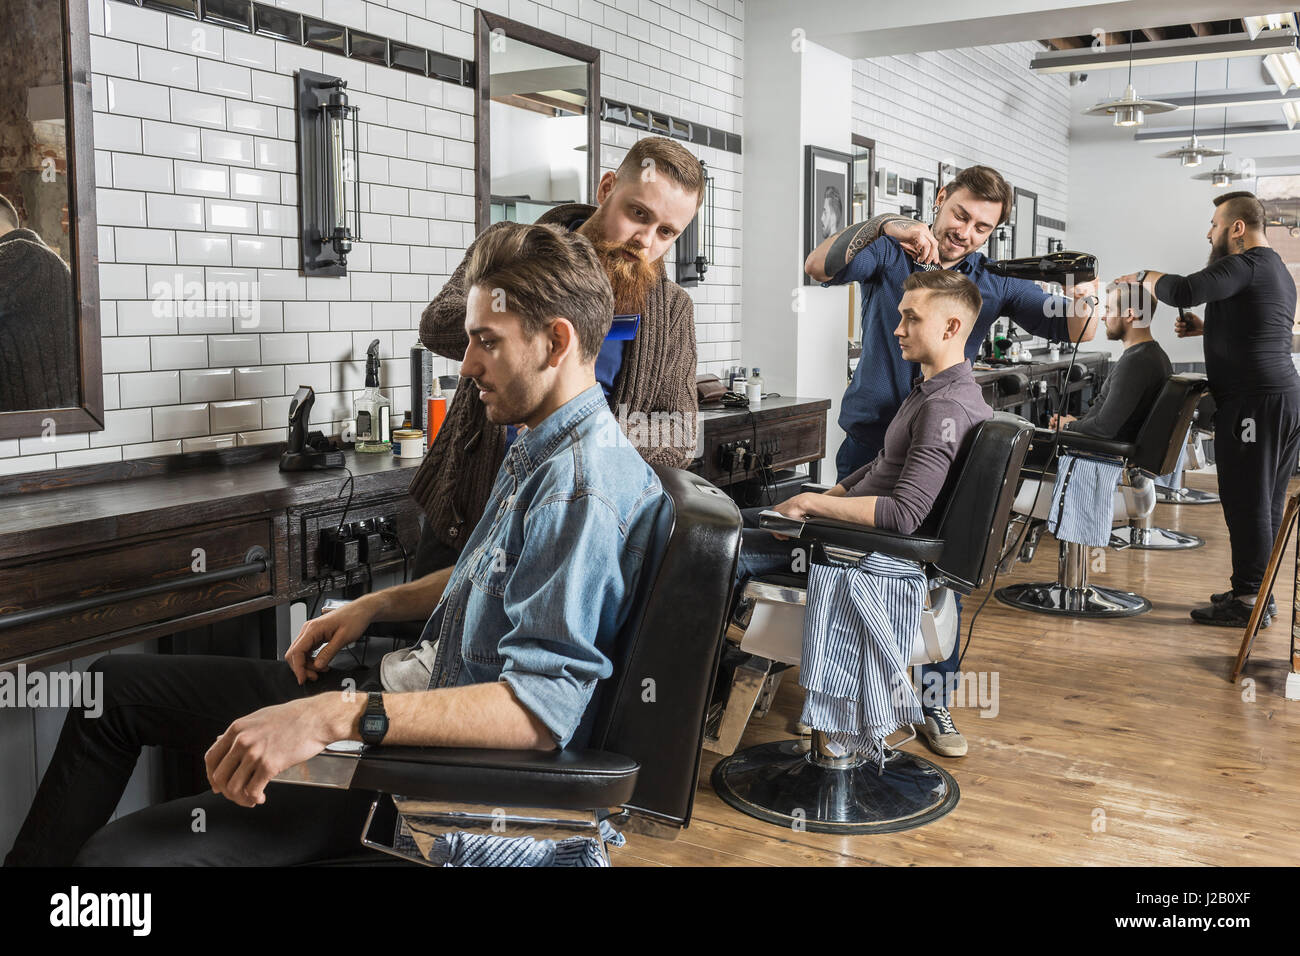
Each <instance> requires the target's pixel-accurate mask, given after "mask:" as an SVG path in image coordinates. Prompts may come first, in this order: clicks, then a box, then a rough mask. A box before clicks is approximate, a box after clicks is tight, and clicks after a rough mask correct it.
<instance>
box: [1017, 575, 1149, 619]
mask: <svg viewBox="0 0 1300 956" xmlns="http://www.w3.org/2000/svg"><path fill="white" fill-rule="evenodd" d="M994 593H995V594H996V596H997V599H998V600H999V601H1001V602H1002V603H1003V604H1009V605H1010V606H1011V607H1016V608H1020V609H1021V610H1022V611H1038V612H1039V613H1041V614H1060V615H1063V616H1065V617H1132V616H1133V615H1135V614H1144V613H1145V612H1147V611H1149V610H1151V602H1150V601H1148V600H1147V599H1146V598H1144V597H1143V596H1142V595H1140V594H1134V593H1132V592H1131V591H1116V590H1113V589H1111V588H1099V587H1097V586H1096V585H1093V584H1089V585H1085V586H1084V587H1082V588H1067V587H1065V586H1063V585H1061V584H1058V583H1057V582H1055V581H1044V582H1042V583H1039V584H1011V585H1008V586H1007V587H1004V588H998V589H997V591H996V592H994Z"/></svg>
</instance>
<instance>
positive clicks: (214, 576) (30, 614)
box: [0, 545, 271, 631]
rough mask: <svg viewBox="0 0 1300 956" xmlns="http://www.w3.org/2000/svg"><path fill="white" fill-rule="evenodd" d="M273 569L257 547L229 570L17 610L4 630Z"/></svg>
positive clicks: (3, 619) (4, 619)
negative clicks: (102, 605)
mask: <svg viewBox="0 0 1300 956" xmlns="http://www.w3.org/2000/svg"><path fill="white" fill-rule="evenodd" d="M270 570H271V559H270V557H269V556H268V555H267V553H266V549H265V548H263V547H262V546H261V545H254V546H253V547H251V548H249V549H248V553H247V554H245V555H244V563H243V564H237V565H235V566H234V567H231V568H225V569H223V570H221V571H203V572H201V573H199V574H193V575H190V576H188V577H181V578H173V579H171V580H170V581H159V582H158V583H156V584H146V585H144V586H142V587H138V588H130V589H129V590H126V591H110V592H108V593H106V594H95V595H92V596H90V597H84V598H77V599H76V600H75V601H63V602H61V603H59V604H49V605H46V606H45V607H36V608H31V609H29V610H26V611H15V612H13V613H12V614H3V615H0V631H5V630H9V629H10V628H14V627H18V626H19V625H22V624H36V623H38V622H40V621H45V620H48V619H49V618H52V617H61V616H63V615H64V614H73V613H75V612H77V611H85V610H87V609H89V608H92V607H98V606H99V605H101V604H116V603H118V602H120V601H133V600H135V599H136V598H142V597H148V596H149V595H152V594H165V593H167V592H168V591H179V590H180V589H181V588H188V587H191V586H193V585H195V584H211V583H212V582H214V581H228V580H230V579H231V578H242V577H243V576H244V575H246V574H265V573H266V572H268V571H270Z"/></svg>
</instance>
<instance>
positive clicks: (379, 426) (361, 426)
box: [354, 339, 393, 452]
mask: <svg viewBox="0 0 1300 956" xmlns="http://www.w3.org/2000/svg"><path fill="white" fill-rule="evenodd" d="M354 408H355V412H356V415H355V418H356V422H357V441H356V450H357V451H359V452H381V451H392V447H393V445H392V439H393V409H392V403H391V402H389V401H388V399H387V398H385V397H384V393H383V392H381V391H380V390H379V339H375V340H374V341H373V342H371V343H370V348H368V349H366V387H365V389H364V391H362V393H361V394H360V395H359V396H358V397H357V400H356V402H355V405H354Z"/></svg>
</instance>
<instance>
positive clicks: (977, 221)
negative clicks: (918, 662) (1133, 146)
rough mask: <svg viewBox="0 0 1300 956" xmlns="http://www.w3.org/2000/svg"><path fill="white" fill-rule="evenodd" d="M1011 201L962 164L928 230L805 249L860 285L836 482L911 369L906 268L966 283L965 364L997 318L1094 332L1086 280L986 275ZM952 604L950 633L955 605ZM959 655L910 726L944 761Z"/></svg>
mask: <svg viewBox="0 0 1300 956" xmlns="http://www.w3.org/2000/svg"><path fill="white" fill-rule="evenodd" d="M1013 198H1014V194H1013V193H1012V191H1011V187H1010V186H1009V185H1008V184H1007V181H1006V180H1005V179H1003V178H1002V176H1001V174H999V173H998V172H997V170H995V169H992V168H990V167H988V166H969V167H967V168H966V169H964V170H962V171H961V173H959V174H958V175H957V177H956V178H955V179H953V180H952V182H950V183H948V184H947V185H946V186H944V188H943V189H941V190H939V195H938V196H937V197H936V200H935V219H934V225H933V226H932V227H931V226H926V225H925V224H924V223H920V222H916V221H914V220H911V219H906V218H903V217H901V216H900V217H897V218H887V217H877V218H876V219H872V220H869V221H868V222H865V223H860V224H857V225H853V226H850V227H849V228H848V229H845V230H842V231H841V232H839V233H838V234H836V235H834V236H831V237H830V238H829V239H827V240H825V241H824V242H823V243H821V245H819V246H818V247H817V248H816V249H814V250H813V251H812V252H811V253H810V254H809V256H808V259H807V261H806V262H805V263H804V271H805V272H807V274H808V275H809V276H811V277H812V278H814V279H817V280H819V281H821V282H822V284H823V285H843V284H845V283H848V282H858V283H861V286H862V358H861V360H860V361H859V362H858V367H857V369H855V370H854V373H853V380H852V382H850V384H849V387H848V390H847V391H846V392H845V393H844V399H843V401H842V402H841V404H840V419H839V424H840V427H841V428H842V429H844V435H845V437H844V442H843V444H842V445H840V450H839V454H838V455H836V457H835V467H836V472H837V473H838V480H839V481H841V482H842V481H843V480H844V479H845V478H846V477H847V476H848V475H850V474H852V473H853V472H854V471H856V470H857V469H859V468H861V467H862V466H864V465H866V464H867V463H869V462H871V461H872V460H874V459H875V458H876V456H877V455H878V454H880V452H881V449H882V448H883V447H884V440H885V430H886V429H887V428H888V427H889V423H890V422H891V421H892V420H893V418H894V416H895V415H896V414H897V412H898V409H899V407H900V406H901V405H902V404H903V399H905V398H906V397H907V395H908V393H909V392H910V391H911V390H912V386H913V383H914V381H915V380H916V378H917V376H918V375H920V368H919V366H918V365H916V364H915V363H913V362H909V361H907V360H905V359H904V358H903V356H902V353H901V352H900V351H899V348H898V344H897V343H896V341H895V340H894V336H893V329H894V326H895V325H897V322H898V319H897V316H898V304H899V302H900V301H901V300H902V298H903V283H904V282H905V281H906V280H907V277H908V276H909V275H911V274H912V273H914V272H917V271H919V270H922V269H937V268H943V269H955V270H956V271H958V272H961V273H963V274H965V275H966V276H967V277H968V278H969V279H970V280H971V281H972V282H974V283H975V286H976V288H978V289H979V292H980V296H981V298H982V300H983V305H982V307H981V309H980V313H979V316H978V318H976V320H975V323H974V326H973V327H972V329H971V333H970V337H969V338H968V339H967V340H966V349H965V353H966V358H968V359H970V360H972V361H973V360H974V359H975V357H976V355H977V354H978V352H979V347H980V342H981V341H983V339H984V337H985V335H986V334H987V333H988V330H989V327H990V326H991V325H992V324H993V322H994V320H995V319H997V318H998V317H999V316H1008V317H1010V318H1011V320H1012V321H1013V322H1015V323H1016V324H1017V325H1019V326H1020V327H1021V328H1023V329H1024V330H1025V331H1027V332H1029V333H1031V334H1033V335H1040V336H1043V337H1044V338H1047V339H1050V340H1052V341H1057V342H1063V341H1069V342H1074V341H1078V340H1084V341H1086V340H1090V339H1091V338H1092V337H1093V336H1094V335H1095V334H1096V332H1097V323H1096V322H1095V321H1093V320H1092V318H1091V314H1092V309H1091V306H1090V305H1088V306H1085V305H1084V304H1083V300H1084V299H1086V298H1088V297H1090V296H1091V293H1092V290H1093V288H1094V284H1093V283H1080V284H1079V285H1077V286H1075V287H1074V288H1073V289H1071V290H1070V291H1071V295H1072V296H1073V299H1074V301H1071V300H1070V299H1067V298H1064V297H1062V296H1053V295H1049V294H1048V293H1046V292H1044V291H1043V290H1042V289H1040V288H1039V287H1038V286H1037V285H1035V284H1034V283H1032V282H1028V281H1026V280H1024V279H1009V278H1006V277H1004V276H997V275H994V274H993V273H991V272H989V271H988V268H987V266H986V263H987V262H988V259H987V258H986V257H985V256H984V255H983V254H981V253H980V252H979V251H978V250H979V249H980V248H981V247H982V246H983V245H984V243H985V242H986V241H987V240H988V237H989V235H990V234H991V233H992V232H993V230H994V228H996V227H997V226H999V225H1001V224H1002V223H1004V222H1006V221H1007V218H1008V217H1009V216H1010V214H1011V203H1012V201H1013ZM882 220H884V222H883V228H882V226H881V221H882ZM878 230H881V231H883V234H878ZM1095 302H1096V300H1095V299H1092V303H1094V304H1095ZM957 608H958V615H959V616H958V629H959V631H960V627H961V619H960V610H961V602H960V601H958V603H957ZM960 656H961V641H957V642H956V644H955V645H954V647H953V651H952V656H951V657H949V658H948V660H946V661H943V662H942V663H938V664H927V665H925V666H924V667H923V668H922V669H921V685H922V686H921V705H922V706H921V709H922V712H923V713H924V714H925V724H924V725H923V726H921V727H919V728H918V730H919V731H920V732H921V735H922V736H923V737H924V739H925V742H926V744H927V745H928V746H929V747H930V749H931V750H933V751H934V752H935V753H937V754H939V755H940V756H944V757H960V756H963V755H964V754H965V753H966V752H967V744H966V739H965V737H963V736H962V734H961V732H960V731H958V730H957V727H956V725H955V724H954V722H953V720H952V714H951V713H949V711H948V707H949V705H950V703H951V700H952V691H953V688H954V686H955V684H956V681H957V678H958V673H959V672H958V661H959V659H960Z"/></svg>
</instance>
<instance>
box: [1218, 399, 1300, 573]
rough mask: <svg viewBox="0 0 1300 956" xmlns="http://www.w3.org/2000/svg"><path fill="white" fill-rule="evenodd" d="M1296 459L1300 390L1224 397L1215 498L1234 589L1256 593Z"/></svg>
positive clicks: (1220, 405)
mask: <svg viewBox="0 0 1300 956" xmlns="http://www.w3.org/2000/svg"><path fill="white" fill-rule="evenodd" d="M1297 456H1300V390H1298V391H1290V392H1282V393H1279V394H1268V395H1246V396H1240V397H1236V398H1224V399H1221V400H1220V401H1219V402H1218V410H1217V411H1216V412H1215V416H1214V457H1215V464H1216V466H1217V468H1218V472H1219V499H1220V501H1221V502H1222V504H1223V518H1224V521H1226V522H1227V524H1228V539H1229V542H1230V544H1231V547H1232V589H1233V590H1234V591H1236V592H1238V593H1251V594H1253V593H1255V592H1257V591H1259V588H1260V585H1261V584H1262V583H1263V580H1264V570H1265V568H1267V567H1268V558H1269V555H1270V554H1271V553H1272V550H1273V539H1274V538H1275V537H1276V536H1277V532H1278V529H1279V528H1280V527H1281V525H1282V513H1283V511H1285V510H1286V490H1287V482H1288V481H1289V480H1290V478H1291V476H1292V475H1293V474H1294V473H1295V470H1296V460H1297Z"/></svg>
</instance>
